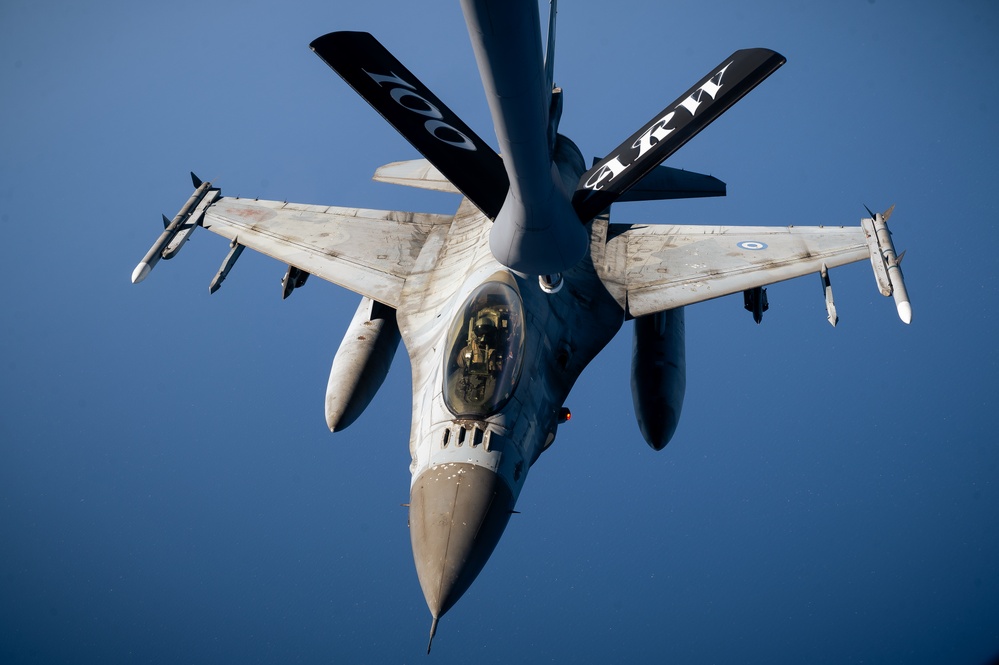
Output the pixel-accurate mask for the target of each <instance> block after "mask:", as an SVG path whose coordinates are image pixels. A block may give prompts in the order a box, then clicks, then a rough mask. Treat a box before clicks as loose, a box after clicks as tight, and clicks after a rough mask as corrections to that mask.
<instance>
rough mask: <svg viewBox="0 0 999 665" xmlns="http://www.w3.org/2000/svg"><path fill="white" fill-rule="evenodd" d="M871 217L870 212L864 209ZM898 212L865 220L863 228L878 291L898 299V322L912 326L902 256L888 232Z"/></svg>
mask: <svg viewBox="0 0 999 665" xmlns="http://www.w3.org/2000/svg"><path fill="white" fill-rule="evenodd" d="M864 208H865V209H866V210H867V212H868V213H870V212H871V209H870V208H868V207H867V206H864ZM894 210H895V206H894V205H892V206H891V207H890V208H888V210H886V211H884V212H883V213H878V214H873V213H871V217H870V218H869V219H862V220H861V226H863V227H864V232H865V234H866V235H867V247H868V250H869V251H870V253H871V266H872V267H873V268H874V277H875V279H876V280H877V283H878V288H879V289H880V291H881V294H882V295H884V296H892V297H893V298H894V299H895V309H897V310H898V318H900V319H902V322H903V323H905V324H909V323H911V322H912V305H911V304H910V302H909V293H908V291H907V290H906V288H905V279H904V278H903V276H902V269H901V267H900V265H899V264H900V263H901V260H902V256H904V254H905V252H903V253H902V255H896V253H895V245H894V244H893V243H892V239H891V231H889V230H888V224H887V221H888V218H889V217H891V213H892V212H893V211H894Z"/></svg>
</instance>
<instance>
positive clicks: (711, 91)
mask: <svg viewBox="0 0 999 665" xmlns="http://www.w3.org/2000/svg"><path fill="white" fill-rule="evenodd" d="M731 65H732V63H731V62H730V63H728V64H727V65H725V66H724V67H722V68H721V69H719V70H718V72H717V73H716V74H715V75H714V76H712V77H711V78H710V79H708V80H707V81H705V82H704V85H702V86H701V87H700V88H698V89H697V90H695V91H694V92H692V93H690V95H688V97H687V98H686V99H684V100H683V101H682V102H680V103H679V104H677V108H679V107H681V106H682V107H683V108H685V109H687V110H688V111H690V115H694V114H695V113H697V107H699V106H700V105H701V98H702V97H703V96H704V95H707V96H708V97H710V98H711V99H715V97H717V95H718V91H719V90H721V87H722V83H721V80H722V77H723V76H725V70H726V69H728V68H729V67H730V66H731Z"/></svg>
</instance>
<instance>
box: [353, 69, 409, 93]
mask: <svg viewBox="0 0 999 665" xmlns="http://www.w3.org/2000/svg"><path fill="white" fill-rule="evenodd" d="M361 71H362V72H364V73H365V74H367V75H368V76H370V77H371V78H372V79H373V80H374V82H375V83H377V84H378V87H381V85H382V83H395V84H396V85H401V86H405V87H407V88H409V89H410V90H416V86H414V85H410V84H409V83H407V82H406V81H405V80H403V79H401V78H399V77H398V76H396V75H395V74H393V73H392V72H389V75H388V76H385V75H384V74H372V73H371V72H369V71H368V70H366V69H362V70H361Z"/></svg>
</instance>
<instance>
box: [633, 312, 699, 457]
mask: <svg viewBox="0 0 999 665" xmlns="http://www.w3.org/2000/svg"><path fill="white" fill-rule="evenodd" d="M684 337H685V326H684V320H683V308H682V307H678V308H676V309H671V310H667V311H665V312H658V313H656V314H649V315H648V316H640V317H638V318H636V319H635V338H634V344H633V345H632V352H631V396H632V399H633V400H634V402H635V416H636V417H637V418H638V427H639V429H641V430H642V436H644V437H645V440H646V441H647V442H648V443H649V445H650V446H652V447H653V448H654V449H655V450H662V449H663V448H665V447H666V444H667V443H669V440H670V439H671V438H672V437H673V433H674V432H675V431H676V425H677V423H678V422H679V420H680V410H681V409H682V408H683V394H684V392H685V391H686V389H687V360H686V353H685V349H684Z"/></svg>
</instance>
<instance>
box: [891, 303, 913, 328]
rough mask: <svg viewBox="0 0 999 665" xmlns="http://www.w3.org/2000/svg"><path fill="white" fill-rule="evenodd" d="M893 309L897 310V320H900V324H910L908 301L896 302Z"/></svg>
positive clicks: (910, 306)
mask: <svg viewBox="0 0 999 665" xmlns="http://www.w3.org/2000/svg"><path fill="white" fill-rule="evenodd" d="M895 308H896V309H897V310H898V318H900V319H902V323H905V324H910V323H912V305H910V304H909V301H908V300H901V301H899V302H896V303H895Z"/></svg>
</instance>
